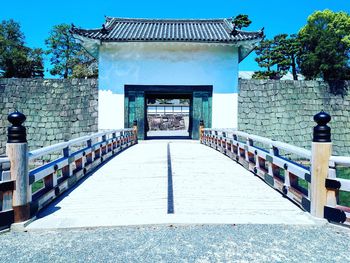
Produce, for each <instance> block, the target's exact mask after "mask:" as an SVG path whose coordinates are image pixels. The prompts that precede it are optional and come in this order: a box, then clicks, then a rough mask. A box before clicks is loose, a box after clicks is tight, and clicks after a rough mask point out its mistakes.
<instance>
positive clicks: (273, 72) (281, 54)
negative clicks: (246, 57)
mask: <svg viewBox="0 0 350 263" xmlns="http://www.w3.org/2000/svg"><path fill="white" fill-rule="evenodd" d="M255 52H256V54H257V57H256V58H255V61H256V62H257V63H258V65H259V66H260V67H262V68H266V70H265V71H257V72H255V73H254V75H253V78H265V79H280V78H281V77H283V75H285V74H286V73H287V72H288V71H289V70H290V69H291V70H292V73H293V78H294V80H297V79H298V76H297V68H298V67H297V58H298V57H299V55H300V44H299V40H298V38H297V37H296V35H291V36H290V37H288V34H279V35H276V36H275V37H274V38H273V39H271V40H269V39H266V40H263V41H261V42H260V44H259V46H258V47H257V48H256V50H255Z"/></svg>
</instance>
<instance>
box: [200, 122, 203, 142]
mask: <svg viewBox="0 0 350 263" xmlns="http://www.w3.org/2000/svg"><path fill="white" fill-rule="evenodd" d="M203 131H204V121H203V120H200V121H199V142H200V143H203V142H202V139H203Z"/></svg>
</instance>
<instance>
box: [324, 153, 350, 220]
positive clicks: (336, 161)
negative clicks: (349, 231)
mask: <svg viewBox="0 0 350 263" xmlns="http://www.w3.org/2000/svg"><path fill="white" fill-rule="evenodd" d="M326 188H327V206H326V210H325V213H327V215H326V216H328V217H331V218H332V219H333V221H336V222H343V221H344V222H346V223H347V224H350V157H346V156H331V157H330V160H329V173H328V178H327V179H326Z"/></svg>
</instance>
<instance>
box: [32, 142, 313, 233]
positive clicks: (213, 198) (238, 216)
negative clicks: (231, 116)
mask: <svg viewBox="0 0 350 263" xmlns="http://www.w3.org/2000/svg"><path fill="white" fill-rule="evenodd" d="M168 148H169V150H168ZM169 153H170V154H169ZM169 157H170V158H169ZM168 159H169V161H170V162H168ZM169 163H170V164H171V165H170V166H171V168H169ZM169 182H170V185H169ZM171 183H172V184H171ZM172 208H173V212H174V213H173V214H172V213H171V212H172ZM168 212H170V213H168ZM212 223H213V224H216V223H220V224H226V223H227V224H234V223H235V224H240V223H258V224H314V221H313V220H312V218H311V217H310V216H309V215H308V214H307V213H304V212H303V211H301V210H300V209H299V208H298V207H297V206H295V205H294V204H293V203H291V202H290V201H289V200H287V199H285V198H283V197H282V196H281V194H279V193H278V192H276V191H275V190H273V189H272V188H270V187H269V186H268V185H266V184H265V183H264V182H262V181H261V180H260V179H259V178H257V177H255V176H254V175H253V174H252V173H250V172H248V171H247V170H245V169H244V168H243V167H241V166H240V165H238V164H237V163H235V162H234V161H232V160H230V159H229V158H228V157H226V156H224V155H222V154H221V153H219V152H216V151H214V150H212V149H210V148H209V147H206V146H204V145H201V144H199V143H198V142H195V141H170V142H169V141H165V140H163V141H143V142H140V143H139V144H137V145H136V146H133V147H131V148H130V149H128V150H126V151H125V152H122V153H121V154H119V155H118V156H117V157H115V158H114V159H112V160H111V161H109V162H108V163H107V164H106V165H104V166H103V167H101V168H100V169H99V170H98V171H96V172H95V173H94V174H93V175H91V176H90V177H88V178H87V179H86V180H84V181H83V182H81V183H80V184H79V185H78V186H77V187H76V188H75V189H74V190H72V191H70V192H68V193H66V194H64V195H63V196H62V197H61V198H59V199H58V200H57V201H56V202H54V203H53V204H51V205H50V206H49V207H48V208H47V209H45V210H44V211H42V212H41V213H40V215H39V219H37V220H36V221H34V222H33V223H31V224H30V225H29V226H28V227H27V228H28V230H30V229H45V228H70V227H95V226H118V225H142V224H212Z"/></svg>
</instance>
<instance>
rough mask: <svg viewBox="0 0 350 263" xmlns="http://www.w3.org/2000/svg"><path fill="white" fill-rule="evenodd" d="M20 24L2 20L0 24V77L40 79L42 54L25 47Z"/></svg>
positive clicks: (42, 67) (38, 50)
mask: <svg viewBox="0 0 350 263" xmlns="http://www.w3.org/2000/svg"><path fill="white" fill-rule="evenodd" d="M24 44H25V38H24V34H23V33H22V32H21V28H20V24H19V23H17V22H15V21H14V20H12V19H10V20H3V21H2V22H1V24H0V76H1V77H5V78H13V77H15V78H30V77H42V76H43V72H44V66H43V52H42V50H41V49H31V48H29V47H26V46H25V45H24Z"/></svg>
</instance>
